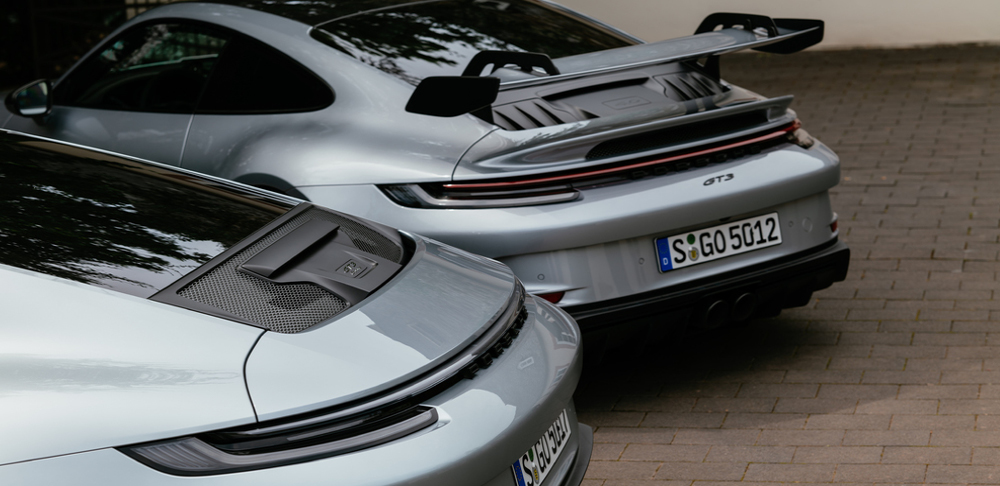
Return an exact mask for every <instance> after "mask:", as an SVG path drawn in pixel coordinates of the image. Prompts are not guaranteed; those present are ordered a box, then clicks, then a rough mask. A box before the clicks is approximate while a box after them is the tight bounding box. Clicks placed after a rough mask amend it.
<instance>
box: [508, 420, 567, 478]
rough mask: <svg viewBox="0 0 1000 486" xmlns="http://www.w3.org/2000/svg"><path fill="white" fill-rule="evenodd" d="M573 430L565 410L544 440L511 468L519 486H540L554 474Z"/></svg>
mask: <svg viewBox="0 0 1000 486" xmlns="http://www.w3.org/2000/svg"><path fill="white" fill-rule="evenodd" d="M572 434H573V430H572V429H571V428H570V426H569V417H568V416H567V415H566V411H565V410H563V411H562V413H560V414H559V418H557V419H556V421H555V422H553V423H552V426H550V427H549V430H547V431H546V432H545V433H544V434H542V438H541V439H538V442H535V445H533V446H531V448H530V449H528V451H527V452H525V453H524V455H522V456H521V458H520V459H518V460H516V461H514V464H513V465H512V466H511V467H512V468H513V469H514V479H515V480H516V481H517V486H538V485H540V484H542V482H543V481H545V477H546V476H548V475H549V473H550V472H552V466H553V465H555V463H556V460H557V459H559V455H560V454H562V451H563V449H565V448H566V443H567V442H569V436H570V435H572Z"/></svg>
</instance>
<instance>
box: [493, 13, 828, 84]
mask: <svg viewBox="0 0 1000 486" xmlns="http://www.w3.org/2000/svg"><path fill="white" fill-rule="evenodd" d="M823 27H824V24H823V21H822V20H810V19H772V18H770V17H765V16H763V15H752V14H738V13H714V14H711V15H709V16H708V17H705V20H703V21H702V22H701V25H699V26H698V28H697V29H696V30H695V34H694V35H689V36H685V37H677V38H674V39H667V40H664V41H660V42H653V43H649V44H639V45H635V46H629V47H620V48H617V49H608V50H605V51H599V52H592V53H588V54H582V55H579V56H570V57H563V58H560V59H553V61H552V62H553V63H554V64H555V66H556V67H557V68H558V69H559V72H561V73H563V74H561V75H559V76H548V77H540V78H533V79H524V80H516V81H509V82H506V83H502V84H501V86H500V90H501V91H502V90H505V89H513V88H523V87H525V86H530V85H532V84H547V83H549V82H552V81H558V80H566V79H572V78H577V77H583V76H591V75H594V74H600V73H606V72H614V71H620V70H625V69H632V68H636V67H642V66H648V65H654V64H664V63H670V62H683V61H695V60H699V59H707V62H706V65H705V68H706V70H707V71H708V74H710V75H712V76H715V77H716V78H718V77H719V72H718V57H719V56H722V55H724V54H731V53H734V52H739V51H743V50H747V49H753V50H756V51H762V52H769V53H774V54H791V53H794V52H798V51H801V50H803V49H805V48H807V47H810V46H813V45H816V44H818V43H819V42H820V41H822V40H823Z"/></svg>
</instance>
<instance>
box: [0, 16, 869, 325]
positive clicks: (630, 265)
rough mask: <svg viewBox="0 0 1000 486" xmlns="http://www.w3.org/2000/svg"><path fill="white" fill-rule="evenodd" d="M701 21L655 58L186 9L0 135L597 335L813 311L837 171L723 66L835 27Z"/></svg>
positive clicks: (580, 29) (48, 93) (538, 25)
mask: <svg viewBox="0 0 1000 486" xmlns="http://www.w3.org/2000/svg"><path fill="white" fill-rule="evenodd" d="M692 27H694V26H692ZM693 30H694V31H695V32H696V33H695V34H694V35H691V36H688V37H682V38H677V39H671V40H666V41H662V42H656V43H644V42H642V41H641V40H639V39H637V38H635V37H632V36H630V35H628V34H625V33H623V32H621V31H618V30H616V29H614V28H611V27H609V26H607V25H603V24H601V23H599V22H597V21H594V20H592V19H589V18H586V17H584V16H582V15H580V14H578V13H575V12H572V11H570V10H567V9H565V8H563V7H560V6H558V5H556V4H553V3H550V2H548V1H546V0H427V1H423V0H422V1H413V0H356V1H341V0H336V1H333V0H316V1H308V2H299V1H282V0H268V1H262V0H220V1H217V2H211V3H183V2H182V3H174V4H170V5H168V6H164V7H160V8H156V9H152V10H150V11H148V12H146V13H143V14H141V15H139V16H137V17H136V18H134V19H132V20H131V21H130V22H128V23H127V24H125V25H124V26H122V27H121V28H120V29H118V30H117V31H116V32H114V33H113V34H112V35H110V36H109V37H108V38H107V40H106V41H104V42H103V43H101V44H100V45H99V46H97V47H96V48H95V49H94V50H93V51H92V52H91V53H89V54H88V55H86V56H85V57H84V58H82V60H81V61H80V62H79V63H78V64H77V65H76V66H75V67H74V68H72V69H71V70H70V71H68V72H67V73H66V75H65V76H63V77H62V78H61V79H59V80H58V81H56V82H54V83H49V82H47V81H39V82H36V83H34V84H32V85H29V86H26V87H25V88H24V89H22V90H19V91H16V92H14V93H13V94H12V95H11V96H10V97H9V98H8V100H7V101H8V102H7V106H8V109H9V110H12V111H14V112H15V113H17V115H11V116H7V117H3V118H0V122H3V123H5V126H6V127H8V128H12V129H16V130H19V131H23V132H29V133H34V134H39V135H44V136H48V137H53V138H56V139H60V140H67V141H72V142H76V143H82V144H86V145H93V146H97V147H101V148H104V149H109V150H113V151H116V152H121V153H127V154H131V155H135V156H140V157H144V158H148V159H152V160H156V161H159V162H162V163H166V164H171V165H177V166H180V167H183V168H186V169H191V170H194V171H198V172H204V173H208V174H212V175H215V176H219V177H223V178H227V179H233V180H236V181H240V182H244V183H246V184H250V185H254V186H258V187H262V188H268V189H272V190H277V191H279V192H283V193H285V194H287V195H291V196H294V197H297V198H301V199H304V200H308V201H312V202H315V203H317V204H321V205H324V206H327V207H330V208H334V209H337V210H340V211H344V212H347V213H350V214H358V215H362V216H364V217H365V218H368V219H371V220H374V221H378V222H380V223H383V224H388V225H390V226H395V227H399V228H403V229H405V230H408V231H413V232H416V233H420V234H424V235H427V236H429V237H432V238H435V239H437V240H440V241H442V242H445V243H447V244H451V245H455V246H457V247H460V248H463V249H466V250H469V251H472V252H474V253H479V254H482V255H486V256H489V257H493V258H496V259H498V260H500V261H502V262H504V263H505V264H507V265H508V266H509V267H510V268H511V269H513V271H514V273H515V274H517V275H518V276H519V277H520V279H521V280H522V281H523V282H524V285H525V288H526V289H527V291H528V292H529V293H532V294H536V295H540V296H542V297H543V298H545V299H547V300H550V301H552V302H557V303H558V305H559V306H561V307H562V308H564V309H565V310H567V311H568V312H570V313H571V314H572V315H574V317H576V318H577V320H578V321H580V323H581V326H583V327H584V329H585V330H588V329H597V328H600V327H602V326H606V325H609V324H613V323H615V322H620V321H629V322H632V323H633V324H637V325H640V326H644V325H649V324H652V325H653V326H654V328H656V329H660V328H665V327H669V326H664V324H665V323H670V324H673V325H675V326H683V325H686V324H689V323H690V324H693V325H699V326H706V327H713V326H717V325H720V324H722V323H725V322H731V321H740V320H744V319H747V318H750V317H752V316H759V315H768V314H774V313H777V312H780V310H781V309H782V308H785V307H790V306H797V305H802V304H804V303H806V302H808V300H809V298H810V295H811V292H813V291H814V290H817V289H821V288H824V287H827V286H829V285H830V284H831V283H832V282H834V281H837V280H842V279H843V278H844V276H845V273H846V269H847V263H848V256H849V250H848V248H847V247H846V246H845V245H844V244H843V243H841V242H839V241H838V239H837V235H838V233H837V216H836V214H834V212H833V211H832V210H831V206H830V200H829V197H828V194H827V191H828V190H829V189H830V188H831V187H833V186H834V185H836V184H837V182H838V180H839V170H840V169H839V162H838V159H837V156H836V155H835V154H834V153H833V152H832V151H831V150H830V149H828V148H827V147H826V146H824V145H823V144H822V143H820V142H819V141H817V140H815V139H813V138H812V137H810V136H809V134H808V133H806V131H805V130H804V129H803V128H802V127H801V123H800V122H799V120H797V119H796V114H795V113H794V112H793V111H792V110H791V109H790V106H791V104H792V96H781V97H777V98H767V97H764V96H761V95H758V94H756V93H754V92H752V91H749V90H747V89H744V88H741V87H738V86H734V85H732V84H729V83H727V82H726V81H725V80H723V78H722V77H721V69H720V64H721V63H720V56H723V55H725V54H728V53H732V52H736V51H739V50H744V49H756V50H758V51H765V52H770V53H777V54H787V53H792V52H796V51H799V50H801V49H803V48H806V47H808V46H811V45H813V44H815V43H817V42H819V41H820V40H821V39H822V37H823V23H822V22H821V21H816V20H804V19H771V18H768V17H763V16H759V15H746V14H713V15H711V16H709V17H708V18H706V19H705V21H704V22H703V23H702V24H701V25H700V26H697V28H696V29H693ZM18 115H20V116H18Z"/></svg>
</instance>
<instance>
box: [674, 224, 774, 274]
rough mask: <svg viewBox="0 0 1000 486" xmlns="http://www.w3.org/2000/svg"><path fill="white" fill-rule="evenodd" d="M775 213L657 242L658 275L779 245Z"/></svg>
mask: <svg viewBox="0 0 1000 486" xmlns="http://www.w3.org/2000/svg"><path fill="white" fill-rule="evenodd" d="M779 222H780V220H779V219H778V213H771V214H765V215H763V216H757V217H755V218H747V219H744V220H740V221H733V222H731V223H726V224H720V225H719V226H713V227H711V228H705V229H700V230H697V231H692V232H690V233H681V234H679V235H674V236H668V237H666V238H657V239H656V259H657V260H658V261H659V262H660V271H661V272H667V271H670V270H676V269H678V268H684V267H690V266H691V265H698V264H699V263H705V262H710V261H713V260H718V259H720V258H726V257H730V256H733V255H739V254H740V253H747V252H750V251H754V250H760V249H761V248H767V247H769V246H775V245H780V244H781V225H780V224H779Z"/></svg>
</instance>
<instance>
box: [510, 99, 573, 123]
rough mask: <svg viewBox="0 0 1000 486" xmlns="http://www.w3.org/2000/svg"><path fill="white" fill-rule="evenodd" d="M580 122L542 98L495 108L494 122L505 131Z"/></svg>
mask: <svg viewBox="0 0 1000 486" xmlns="http://www.w3.org/2000/svg"><path fill="white" fill-rule="evenodd" d="M575 121H580V118H579V117H577V116H574V115H573V114H571V113H569V112H567V111H563V110H561V109H559V108H556V107H555V106H552V105H551V104H550V103H548V102H546V101H545V100H543V99H541V98H532V99H528V100H523V101H518V102H516V103H508V104H506V105H500V106H494V107H493V122H494V123H495V124H497V125H499V126H500V127H501V128H503V129H505V130H530V129H532V128H541V127H551V126H555V125H562V124H563V123H572V122H575Z"/></svg>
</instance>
